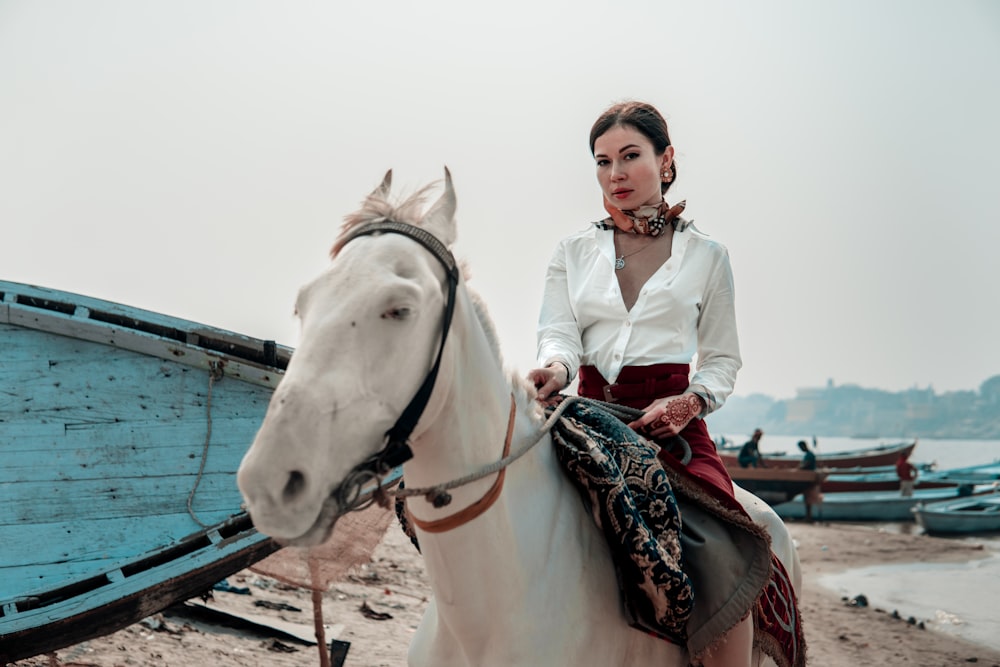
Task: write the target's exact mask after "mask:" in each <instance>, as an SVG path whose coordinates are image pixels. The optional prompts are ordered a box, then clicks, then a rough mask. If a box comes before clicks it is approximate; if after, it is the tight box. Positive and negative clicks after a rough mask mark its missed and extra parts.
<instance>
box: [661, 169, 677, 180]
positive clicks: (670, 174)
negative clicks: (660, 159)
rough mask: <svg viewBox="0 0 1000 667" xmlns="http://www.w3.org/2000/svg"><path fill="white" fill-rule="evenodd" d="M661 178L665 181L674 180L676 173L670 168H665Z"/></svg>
mask: <svg viewBox="0 0 1000 667" xmlns="http://www.w3.org/2000/svg"><path fill="white" fill-rule="evenodd" d="M660 178H661V179H662V180H663V182H664V183H669V182H671V181H672V180H674V174H673V172H672V171H670V170H669V169H664V170H663V173H662V174H660Z"/></svg>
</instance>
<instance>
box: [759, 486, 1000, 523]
mask: <svg viewBox="0 0 1000 667" xmlns="http://www.w3.org/2000/svg"><path fill="white" fill-rule="evenodd" d="M992 491H993V486H992V485H988V484H981V485H976V486H974V487H972V494H973V495H976V496H979V495H983V494H988V493H990V492H992ZM960 493H965V489H962V490H960V487H948V488H939V489H919V490H916V491H914V492H913V495H912V496H902V495H900V493H899V492H898V491H895V492H893V491H845V492H843V493H829V494H824V495H823V502H822V503H819V504H818V505H814V506H813V510H812V515H813V518H814V519H818V520H821V521H912V520H913V514H912V513H911V512H910V508H912V507H914V506H915V505H917V503H921V502H923V503H929V502H935V501H942V500H950V499H955V498H958V497H959V494H960ZM805 510H806V508H805V502H804V501H803V499H802V496H797V497H796V498H793V499H792V500H790V501H788V502H786V503H781V504H779V505H775V506H774V511H775V512H777V514H778V516H780V517H781V518H783V519H802V518H805V516H806V511H805Z"/></svg>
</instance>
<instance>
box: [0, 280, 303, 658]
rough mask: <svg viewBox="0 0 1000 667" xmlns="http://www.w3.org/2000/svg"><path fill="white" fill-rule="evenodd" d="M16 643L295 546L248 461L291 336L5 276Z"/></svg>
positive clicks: (115, 617)
mask: <svg viewBox="0 0 1000 667" xmlns="http://www.w3.org/2000/svg"><path fill="white" fill-rule="evenodd" d="M0 349H2V350H3V361H2V362H0V453H2V456H3V465H2V466H0V507H2V508H3V511H2V512H0V544H2V545H3V547H2V549H3V551H2V554H3V555H2V558H0V660H2V661H3V663H4V664H6V663H7V662H12V661H14V660H18V659H21V658H24V657H29V656H32V655H38V654H41V653H45V652H49V651H53V650H56V649H58V648H62V647H65V646H69V645H71V644H75V643H78V642H80V641H84V640H86V639H90V638H93V637H97V636H101V635H104V634H108V633H111V632H114V631H116V630H118V629H120V628H123V627H125V626H127V625H129V624H131V623H134V622H136V621H138V620H141V619H142V618H145V617H147V616H149V615H150V614H153V613H156V612H157V611H160V610H162V609H164V608H166V607H168V606H170V605H171V604H174V603H176V602H178V601H181V600H185V599H187V598H190V597H193V596H195V595H198V594H200V593H202V592H204V591H206V590H209V589H210V588H211V587H212V585H213V584H214V583H216V582H218V581H219V580H220V579H223V578H225V577H226V576H229V575H231V574H233V573H235V572H238V571H239V570H241V569H243V568H245V567H247V566H248V565H250V564H252V563H254V562H256V561H258V560H260V559H261V558H263V557H265V556H267V555H268V554H270V553H272V552H273V551H275V550H276V549H277V545H276V544H275V543H274V542H272V541H271V540H270V539H268V538H265V537H264V536H262V535H260V534H259V533H257V532H256V531H255V530H254V528H253V526H252V525H251V522H250V519H249V517H248V515H247V514H246V513H244V512H243V510H242V509H241V502H242V497H241V496H240V493H239V490H238V489H237V486H236V480H235V477H236V470H237V467H238V466H239V462H240V460H241V459H242V456H243V454H244V452H245V451H246V450H247V448H248V446H249V445H250V443H251V442H252V440H253V437H254V434H255V433H256V431H257V429H258V427H259V425H260V423H261V421H262V419H263V416H264V413H265V411H266V408H267V404H268V401H269V400H270V396H271V394H272V392H273V390H274V388H275V387H276V386H277V383H278V381H279V379H280V378H281V376H282V374H283V371H284V368H285V367H286V366H287V364H288V360H289V358H290V356H291V350H290V349H289V348H287V347H283V346H280V345H276V344H274V343H273V342H269V341H263V340H257V339H253V338H248V337H246V336H241V335H238V334H234V333H231V332H228V331H223V330H220V329H215V328H212V327H208V326H205V325H201V324H196V323H193V322H188V321H185V320H180V319H177V318H173V317H168V316H165V315H160V314H157V313H152V312H148V311H143V310H139V309H137V308H132V307H129V306H124V305H121V304H116V303H111V302H107V301H101V300H98V299H92V298H87V297H83V296H79V295H76V294H71V293H68V292H61V291H55V290H49V289H43V288H39V287H33V286H29V285H23V284H18V283H11V282H3V281H0Z"/></svg>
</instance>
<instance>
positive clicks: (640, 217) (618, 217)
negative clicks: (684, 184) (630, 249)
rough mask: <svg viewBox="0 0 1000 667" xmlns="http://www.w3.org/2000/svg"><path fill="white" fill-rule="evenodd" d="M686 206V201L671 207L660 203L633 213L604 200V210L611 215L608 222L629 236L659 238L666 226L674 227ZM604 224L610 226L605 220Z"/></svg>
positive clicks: (663, 202) (665, 203) (606, 199)
mask: <svg viewBox="0 0 1000 667" xmlns="http://www.w3.org/2000/svg"><path fill="white" fill-rule="evenodd" d="M686 205H687V201H682V202H679V203H677V204H674V205H673V206H671V205H670V204H668V203H667V202H665V201H661V202H660V203H659V204H656V205H655V206H654V205H649V206H640V207H639V208H637V209H635V210H633V211H624V210H622V209H620V208H618V207H617V206H615V205H614V204H612V203H611V202H610V201H608V198H607V197H605V198H604V210H605V211H607V212H608V213H610V214H611V218H610V220H611V223H612V224H613V225H614V226H615V227H617V228H618V229H620V230H622V231H623V232H628V233H630V234H649V235H650V236H659V235H660V234H662V233H663V230H664V229H666V227H667V225H668V224H673V225H674V226H675V227H676V226H677V219H678V216H679V215H680V214H681V213H683V211H684V207H685V206H686ZM605 223H606V226H607V227H610V226H611V224H607V219H605Z"/></svg>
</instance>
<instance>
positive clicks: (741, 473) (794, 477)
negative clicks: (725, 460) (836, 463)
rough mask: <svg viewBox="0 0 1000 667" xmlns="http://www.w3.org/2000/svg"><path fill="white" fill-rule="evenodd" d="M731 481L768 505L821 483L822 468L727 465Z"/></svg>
mask: <svg viewBox="0 0 1000 667" xmlns="http://www.w3.org/2000/svg"><path fill="white" fill-rule="evenodd" d="M726 470H728V471H729V475H730V476H731V477H732V478H733V481H734V482H736V483H737V484H739V485H740V486H741V487H743V488H744V489H746V490H747V491H749V492H750V493H753V494H754V495H756V496H757V497H759V498H760V499H761V500H763V501H764V502H766V503H767V504H769V505H776V504H779V503H784V502H787V501H789V500H791V499H792V498H794V497H795V496H797V495H799V494H800V493H805V492H806V491H807V490H808V489H809V488H811V487H814V486H818V485H820V484H822V483H823V480H824V479H825V478H826V475H827V473H826V472H825V471H823V470H799V469H796V468H740V467H735V468H733V467H727V468H726Z"/></svg>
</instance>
